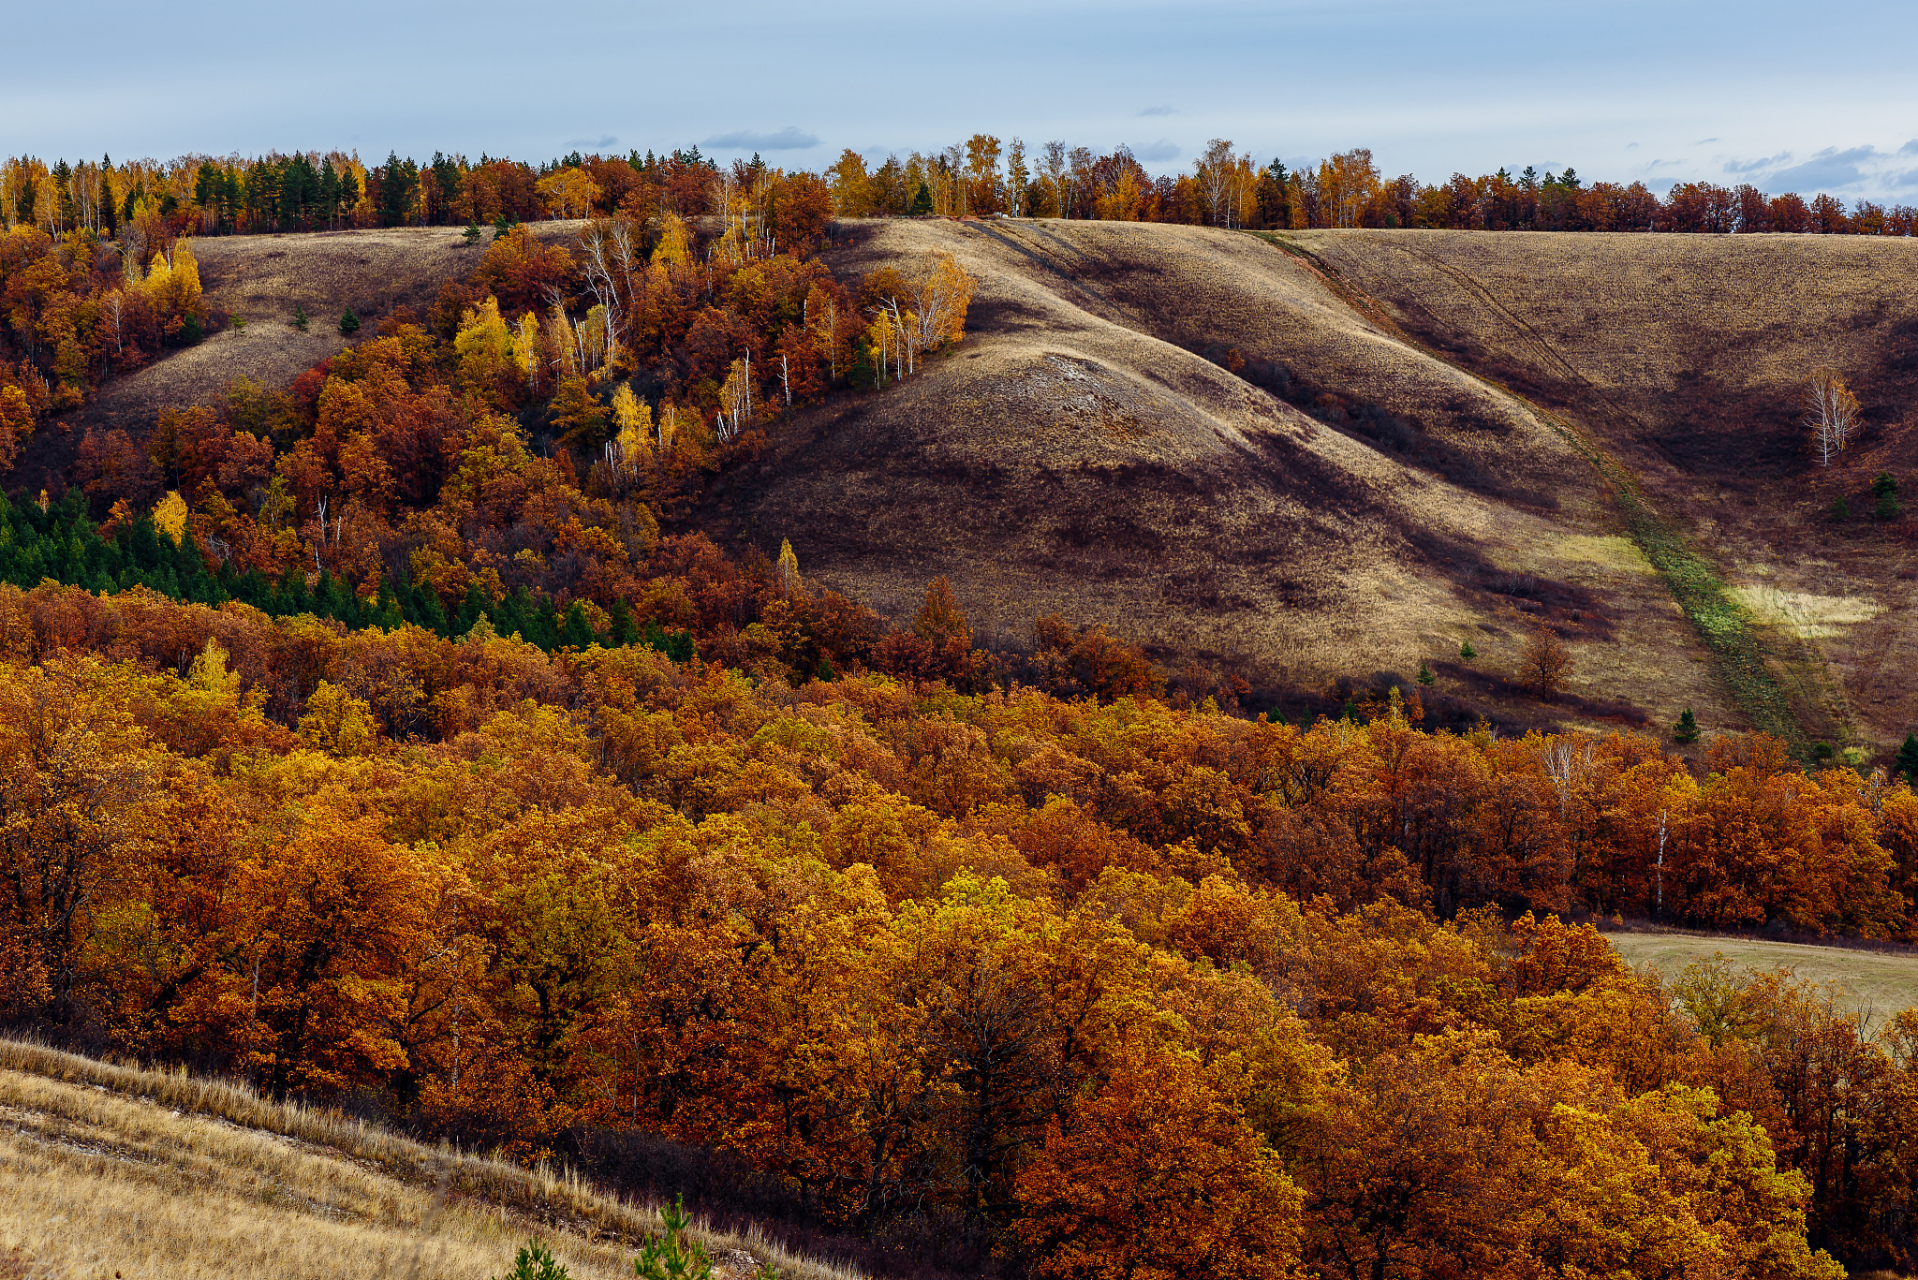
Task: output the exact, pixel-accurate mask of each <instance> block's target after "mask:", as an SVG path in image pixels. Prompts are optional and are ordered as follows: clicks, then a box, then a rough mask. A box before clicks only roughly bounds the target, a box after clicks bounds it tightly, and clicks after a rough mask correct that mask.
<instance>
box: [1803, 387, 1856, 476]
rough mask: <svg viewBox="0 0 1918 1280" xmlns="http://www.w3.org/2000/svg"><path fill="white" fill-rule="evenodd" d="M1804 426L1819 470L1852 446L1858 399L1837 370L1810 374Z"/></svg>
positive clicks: (1806, 393) (1806, 388)
mask: <svg viewBox="0 0 1918 1280" xmlns="http://www.w3.org/2000/svg"><path fill="white" fill-rule="evenodd" d="M1803 421H1804V424H1805V427H1806V429H1807V430H1808V431H1810V432H1811V443H1812V448H1814V449H1816V450H1817V451H1818V462H1819V465H1820V466H1826V467H1828V466H1830V465H1831V457H1832V455H1833V454H1835V453H1837V452H1839V451H1840V450H1842V449H1843V448H1844V447H1845V445H1846V444H1847V443H1848V442H1849V440H1850V437H1851V432H1852V428H1853V427H1855V426H1856V425H1857V423H1858V397H1857V396H1855V395H1853V394H1852V393H1851V388H1849V387H1847V386H1846V385H1845V380H1844V379H1843V378H1842V377H1840V376H1839V374H1838V370H1836V369H1834V368H1832V367H1831V366H1829V365H1820V366H1818V367H1817V368H1816V369H1813V370H1812V371H1811V380H1810V382H1809V383H1807V384H1806V387H1805V416H1804V419H1803Z"/></svg>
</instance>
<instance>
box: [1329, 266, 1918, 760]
mask: <svg viewBox="0 0 1918 1280" xmlns="http://www.w3.org/2000/svg"><path fill="white" fill-rule="evenodd" d="M1292 240H1293V241H1294V243H1295V244H1296V245H1297V246H1298V247H1300V248H1302V249H1303V250H1305V251H1307V252H1309V253H1310V254H1311V255H1312V256H1313V258H1314V260H1315V261H1316V262H1318V263H1319V264H1320V265H1321V266H1322V267H1323V268H1324V269H1325V270H1327V271H1328V272H1329V273H1330V274H1332V275H1333V276H1335V277H1336V278H1337V279H1338V280H1339V281H1340V282H1341V283H1342V284H1343V285H1344V286H1345V287H1346V288H1347V289H1348V290H1349V291H1350V292H1351V293H1353V294H1354V295H1357V296H1363V297H1365V298H1367V299H1369V300H1371V301H1372V302H1373V303H1375V304H1376V305H1378V306H1379V307H1380V309H1381V311H1382V312H1383V313H1384V314H1387V315H1389V316H1390V318H1391V319H1392V320H1393V321H1394V322H1395V323H1397V324H1398V325H1400V326H1402V327H1403V329H1404V330H1405V331H1406V332H1407V333H1408V334H1410V335H1412V336H1414V337H1415V338H1417V339H1418V340H1420V341H1422V342H1423V343H1425V344H1427V345H1429V346H1430V347H1431V348H1432V349H1433V350H1435V351H1438V352H1442V353H1443V354H1444V355H1445V356H1446V357H1447V358H1448V359H1450V360H1453V361H1455V362H1456V363H1458V364H1459V365H1461V366H1463V367H1466V368H1470V369H1473V370H1475V371H1478V372H1480V373H1482V374H1484V375H1485V376H1487V377H1489V378H1492V379H1494V380H1496V381H1498V382H1500V383H1501V384H1503V385H1506V386H1509V387H1511V388H1513V389H1514V390H1517V391H1520V392H1522V393H1523V394H1525V395H1526V396H1527V397H1528V398H1530V399H1531V400H1533V401H1534V402H1535V403H1538V404H1540V405H1543V406H1546V407H1548V408H1549V409H1550V410H1551V411H1552V412H1553V413H1554V414H1556V415H1561V416H1562V417H1563V418H1564V419H1565V420H1566V421H1567V422H1568V423H1569V424H1570V425H1571V426H1572V427H1573V428H1574V429H1575V430H1576V431H1577V432H1578V433H1580V434H1581V435H1582V436H1583V437H1585V438H1586V439H1587V440H1589V441H1590V442H1591V443H1592V444H1594V445H1596V446H1597V447H1598V448H1599V449H1601V450H1602V451H1604V453H1605V454H1607V455H1608V456H1609V457H1610V458H1611V459H1613V460H1614V461H1616V463H1617V464H1619V466H1620V467H1621V468H1622V469H1623V470H1624V471H1625V472H1627V473H1628V474H1629V475H1630V477H1631V478H1632V481H1633V483H1634V484H1635V485H1636V487H1637V488H1638V489H1639V491H1640V492H1641V493H1642V495H1643V497H1644V499H1645V501H1646V503H1647V504H1648V505H1649V506H1650V507H1651V508H1653V509H1655V510H1656V511H1657V512H1658V514H1659V515H1660V517H1661V518H1662V520H1663V522H1665V523H1666V524H1667V525H1668V526H1670V527H1672V528H1675V529H1677V530H1679V531H1680V532H1681V533H1682V534H1683V535H1684V536H1685V537H1686V538H1688V539H1689V540H1690V542H1691V543H1692V545H1693V546H1694V547H1695V548H1697V549H1698V550H1699V551H1700V552H1701V553H1702V555H1703V556H1704V557H1705V559H1706V560H1707V561H1708V562H1709V563H1710V564H1711V566H1712V567H1713V570H1714V572H1715V574H1716V576H1717V577H1719V578H1720V579H1722V581H1723V583H1724V585H1725V587H1726V588H1727V594H1728V595H1729V596H1730V597H1731V598H1732V600H1733V602H1734V603H1735V605H1736V606H1737V607H1739V608H1740V609H1742V611H1743V612H1744V613H1745V614H1746V615H1747V617H1748V618H1749V621H1750V623H1751V625H1752V626H1753V627H1754V628H1755V630H1756V633H1757V636H1758V639H1759V640H1760V642H1761V644H1762V645H1763V648H1764V650H1765V654H1766V663H1767V665H1768V667H1769V668H1770V671H1771V674H1772V676H1773V677H1774V678H1775V679H1776V681H1777V682H1778V684H1779V685H1780V687H1781V689H1782V690H1783V692H1784V694H1785V696H1786V697H1787V698H1788V699H1789V701H1790V704H1791V710H1792V713H1793V715H1794V716H1795V718H1796V719H1797V720H1798V722H1799V723H1800V724H1802V725H1803V726H1804V729H1805V731H1806V732H1807V733H1808V734H1809V735H1811V736H1813V737H1822V738H1827V739H1830V740H1832V741H1833V742H1834V743H1836V744H1838V745H1841V746H1842V745H1846V744H1850V745H1853V746H1856V747H1858V748H1861V749H1863V750H1865V751H1867V752H1875V751H1879V750H1882V749H1883V748H1885V747H1887V746H1889V745H1892V744H1895V743H1896V742H1897V741H1899V740H1901V739H1902V738H1903V736H1904V733H1905V731H1906V729H1907V728H1908V727H1909V726H1910V724H1911V723H1912V722H1913V721H1914V719H1918V688H1915V687H1914V685H1913V683H1912V682H1911V681H1910V680H1909V679H1908V678H1907V673H1908V672H1909V671H1910V670H1911V669H1912V666H1913V663H1914V661H1918V627H1915V626H1914V619H1913V615H1912V612H1911V588H1910V582H1911V580H1912V579H1913V578H1914V577H1915V576H1918V543H1915V542H1914V541H1913V540H1912V538H1911V537H1910V536H1909V533H1908V530H1909V527H1910V526H1909V525H1908V524H1904V523H1901V522H1893V523H1882V522H1879V521H1876V520H1874V519H1873V518H1872V513H1873V508H1874V506H1875V500H1874V499H1873V498H1872V496H1871V482H1872V479H1873V477H1875V476H1876V475H1877V474H1878V473H1879V472H1881V471H1888V472H1890V473H1891V474H1892V475H1893V476H1894V477H1896V478H1899V479H1901V480H1902V481H1903V482H1904V483H1905V486H1906V489H1907V493H1906V498H1907V504H1909V502H1910V501H1911V500H1913V498H1914V495H1915V494H1918V439H1915V438H1914V435H1913V432H1912V427H1913V425H1914V424H1913V422H1912V421H1911V420H1910V418H1909V416H1908V415H1909V406H1910V405H1911V403H1912V396H1913V394H1914V392H1918V312H1915V311H1914V310H1913V307H1912V304H1911V301H1910V300H1911V298H1912V297H1913V295H1914V292H1915V291H1918V245H1913V244H1910V243H1908V242H1906V241H1904V240H1900V239H1895V238H1893V239H1877V238H1863V237H1860V238H1853V237H1844V236H1727V237H1707V236H1629V235H1589V236H1587V235H1571V236H1565V235H1548V234H1517V235H1504V236H1474V235H1471V234H1469V233H1462V232H1422V231H1420V232H1365V231H1357V232H1313V233H1308V234H1301V235H1298V236H1295V237H1292ZM1818 364H1831V365H1834V366H1836V367H1837V368H1838V369H1840V370H1841V372H1843V374H1844V375H1845V376H1846V378H1847V379H1848V380H1849V381H1850V382H1851V385H1852V386H1853V388H1854V390H1856V391H1857V393H1858V395H1859V398H1860V400H1861V401H1862V402H1863V404H1864V408H1865V413H1864V430H1863V432H1862V433H1861V435H1860V437H1859V438H1858V440H1857V441H1856V443H1855V444H1854V445H1853V447H1852V448H1850V449H1848V450H1847V451H1845V452H1844V453H1842V454H1840V455H1839V457H1838V459H1837V461H1836V462H1835V463H1834V464H1833V465H1832V466H1830V467H1828V468H1826V467H1820V466H1819V465H1818V464H1817V463H1816V461H1815V460H1814V459H1813V458H1812V457H1811V456H1810V455H1809V453H1808V451H1807V449H1806V447H1805V438H1804V432H1803V430H1802V429H1801V428H1800V427H1799V426H1798V425H1797V419H1798V415H1799V392H1800V388H1801V387H1802V386H1803V383H1804V378H1805V375H1806V374H1807V373H1808V371H1809V370H1810V369H1811V368H1812V367H1813V366H1815V365H1818ZM1841 497H1842V498H1844V499H1846V501H1847V503H1848V505H1849V507H1850V510H1851V518H1850V519H1849V520H1848V521H1846V522H1844V523H1834V522H1833V521H1832V520H1831V518H1830V513H1831V510H1832V505H1833V502H1834V500H1835V499H1838V498H1841Z"/></svg>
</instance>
